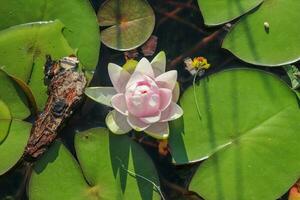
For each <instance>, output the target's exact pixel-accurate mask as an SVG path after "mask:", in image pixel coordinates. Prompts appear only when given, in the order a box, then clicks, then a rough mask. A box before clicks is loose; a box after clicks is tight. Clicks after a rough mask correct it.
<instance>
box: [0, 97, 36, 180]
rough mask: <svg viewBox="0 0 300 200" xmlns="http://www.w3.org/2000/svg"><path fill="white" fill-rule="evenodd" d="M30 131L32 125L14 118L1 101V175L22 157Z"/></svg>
mask: <svg viewBox="0 0 300 200" xmlns="http://www.w3.org/2000/svg"><path fill="white" fill-rule="evenodd" d="M30 130H31V124H30V123H27V122H24V121H22V120H20V119H16V118H13V117H12V116H11V112H10V110H9V107H8V106H7V105H6V104H5V103H4V102H3V101H1V100H0V158H1V162H0V175H2V174H4V173H6V172H7V171H8V170H9V169H11V168H12V167H13V166H14V165H15V164H16V163H17V162H18V161H19V159H20V158H21V157H22V155H23V152H24V149H25V147H26V144H27V140H28V138H29V134H30Z"/></svg>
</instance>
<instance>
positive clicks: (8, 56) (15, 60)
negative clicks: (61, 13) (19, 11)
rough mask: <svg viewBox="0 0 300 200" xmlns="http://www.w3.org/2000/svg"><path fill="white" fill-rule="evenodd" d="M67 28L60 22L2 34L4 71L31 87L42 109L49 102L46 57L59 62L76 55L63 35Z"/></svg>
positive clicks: (12, 30)
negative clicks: (63, 30)
mask: <svg viewBox="0 0 300 200" xmlns="http://www.w3.org/2000/svg"><path fill="white" fill-rule="evenodd" d="M63 27H64V25H63V24H62V23H61V22H60V21H58V20H56V21H54V22H53V21H52V22H39V23H31V24H24V25H18V26H14V27H11V28H8V29H5V30H3V31H0V57H1V60H0V65H1V66H2V70H3V71H5V72H6V73H8V74H9V75H11V76H14V77H15V78H17V79H20V80H22V81H23V82H25V83H27V84H28V85H29V87H30V89H31V90H32V93H33V95H34V97H35V100H36V102H37V105H38V108H39V109H40V110H41V109H42V108H43V106H44V103H45V101H46V99H47V94H46V86H45V85H44V81H43V78H44V63H45V55H46V54H49V55H51V56H52V57H53V58H54V59H58V58H61V57H63V56H68V55H70V54H72V53H73V49H72V48H71V47H70V46H69V45H68V42H67V41H66V40H65V38H64V37H63V35H62V32H61V31H62V29H63Z"/></svg>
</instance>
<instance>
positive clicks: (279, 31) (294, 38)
mask: <svg viewBox="0 0 300 200" xmlns="http://www.w3.org/2000/svg"><path fill="white" fill-rule="evenodd" d="M236 2H237V3H236V4H238V2H239V1H236ZM299 9H300V4H299V2H297V1H295V0H285V1H279V0H268V1H266V0H265V1H264V2H263V4H262V5H261V6H260V7H259V8H258V9H257V10H256V11H255V12H254V13H251V14H249V15H246V16H244V17H243V18H242V19H241V20H240V21H239V22H238V23H237V24H236V25H235V26H234V28H233V29H232V30H231V31H230V32H229V34H228V35H227V36H226V37H225V39H224V42H223V48H226V49H228V50H229V51H230V52H232V53H233V54H234V55H235V56H237V57H238V58H239V59H241V60H243V61H245V62H248V63H251V64H257V65H264V66H270V67H272V66H281V65H284V64H289V63H293V62H295V61H298V60H299V59H300V53H299V52H300V46H299V45H298V44H299V43H300V34H299V28H298V27H297V26H295V25H294V24H295V23H297V22H298V21H299V20H300V13H299V12H298V11H299ZM285 10H287V11H288V12H289V13H293V14H289V15H287V14H286V12H284V11H285Z"/></svg>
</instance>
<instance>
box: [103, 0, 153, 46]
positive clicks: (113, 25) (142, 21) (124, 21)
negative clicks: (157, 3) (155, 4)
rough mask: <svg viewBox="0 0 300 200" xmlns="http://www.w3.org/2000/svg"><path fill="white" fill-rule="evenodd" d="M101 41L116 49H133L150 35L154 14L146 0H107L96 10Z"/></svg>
mask: <svg viewBox="0 0 300 200" xmlns="http://www.w3.org/2000/svg"><path fill="white" fill-rule="evenodd" d="M98 21H99V25H100V26H103V27H107V26H109V27H108V28H106V29H104V30H103V31H101V41H102V42H103V43H104V44H105V45H106V46H108V47H110V48H112V49H116V50H122V51H126V50H130V49H135V48H137V47H138V46H140V45H141V44H143V43H144V42H146V41H147V40H148V39H149V37H150V36H151V34H152V32H153V29H154V25H155V16H154V12H153V10H152V8H151V7H150V5H149V4H148V2H147V1H146V0H130V1H126V0H107V1H106V2H104V3H103V5H102V6H101V7H100V9H99V11H98Z"/></svg>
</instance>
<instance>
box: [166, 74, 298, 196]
mask: <svg viewBox="0 0 300 200" xmlns="http://www.w3.org/2000/svg"><path fill="white" fill-rule="evenodd" d="M195 91H196V99H197V103H198V108H199V113H198V112H197V105H196V101H195V96H194V90H193V87H191V88H189V89H187V90H186V91H185V93H184V94H183V96H182V98H181V101H180V104H181V106H182V108H183V110H184V116H183V118H181V119H179V120H177V122H174V123H170V125H171V126H170V129H171V134H170V136H171V137H170V141H169V143H170V146H171V151H172V156H173V158H174V161H175V162H176V163H178V164H184V163H190V162H195V161H198V160H205V159H207V160H205V161H204V163H202V165H200V168H199V169H198V171H197V173H196V174H195V175H194V177H193V179H192V182H191V184H190V187H189V189H190V190H192V191H195V192H197V193H198V194H199V195H201V196H202V197H204V198H205V199H207V200H215V199H222V200H254V199H276V198H278V197H280V196H281V195H282V194H283V193H284V192H285V191H287V190H288V188H289V187H290V186H291V185H292V184H293V183H294V182H295V181H296V180H297V179H298V177H299V173H300V171H299V169H300V160H299V159H298V158H297V153H295V152H299V151H300V146H299V145H298V141H299V140H300V135H299V134H298V133H299V129H300V124H299V120H300V112H299V106H298V102H297V98H296V95H295V94H294V92H293V91H292V90H291V89H290V88H289V87H288V85H287V84H285V83H284V82H283V81H281V80H280V79H278V78H276V77H275V76H274V75H271V74H269V73H265V72H263V71H258V70H250V69H232V70H227V71H223V72H220V73H217V74H214V75H212V76H209V77H207V78H205V79H203V80H201V81H200V82H199V84H198V85H196V87H195Z"/></svg>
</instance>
